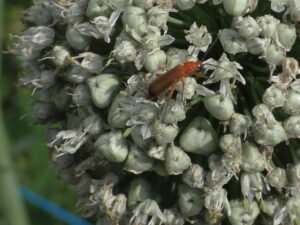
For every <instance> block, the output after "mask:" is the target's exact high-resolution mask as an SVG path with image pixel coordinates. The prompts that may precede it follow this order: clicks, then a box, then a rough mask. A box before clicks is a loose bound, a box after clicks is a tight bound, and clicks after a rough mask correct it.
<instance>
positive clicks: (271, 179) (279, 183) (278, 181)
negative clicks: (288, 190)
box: [267, 167, 287, 191]
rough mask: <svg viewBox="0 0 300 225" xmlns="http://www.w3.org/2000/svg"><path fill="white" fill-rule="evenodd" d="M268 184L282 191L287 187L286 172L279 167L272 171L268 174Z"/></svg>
mask: <svg viewBox="0 0 300 225" xmlns="http://www.w3.org/2000/svg"><path fill="white" fill-rule="evenodd" d="M267 182H268V184H270V185H271V186H272V187H274V188H276V189H277V190H278V191H281V189H282V188H284V187H285V186H286V185H287V175H286V172H285V170H284V169H282V168H279V167H276V168H273V169H271V170H270V171H269V172H268V174H267Z"/></svg>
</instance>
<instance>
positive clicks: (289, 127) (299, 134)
mask: <svg viewBox="0 0 300 225" xmlns="http://www.w3.org/2000/svg"><path fill="white" fill-rule="evenodd" d="M283 127H284V129H285V131H286V132H287V134H288V136H289V137H291V138H300V115H297V116H291V117H289V118H288V119H286V120H285V121H284V123H283Z"/></svg>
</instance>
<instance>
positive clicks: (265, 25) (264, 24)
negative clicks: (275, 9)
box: [257, 15, 280, 39]
mask: <svg viewBox="0 0 300 225" xmlns="http://www.w3.org/2000/svg"><path fill="white" fill-rule="evenodd" d="M257 23H258V25H259V26H260V28H261V29H262V31H261V35H263V36H264V37H265V38H273V39H274V37H275V35H276V32H277V26H278V24H279V23H280V21H279V20H278V19H276V18H275V17H274V16H272V15H264V16H261V17H258V18H257Z"/></svg>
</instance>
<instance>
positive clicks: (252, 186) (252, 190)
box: [241, 172, 265, 201]
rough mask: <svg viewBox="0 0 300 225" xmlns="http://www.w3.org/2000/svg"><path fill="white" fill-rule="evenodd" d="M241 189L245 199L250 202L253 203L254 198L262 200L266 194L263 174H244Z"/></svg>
mask: <svg viewBox="0 0 300 225" xmlns="http://www.w3.org/2000/svg"><path fill="white" fill-rule="evenodd" d="M241 189H242V193H243V196H244V198H245V199H248V200H250V201H252V200H253V198H254V197H255V198H256V199H261V198H262V193H263V192H265V184H264V182H263V179H262V174H260V173H258V172H254V173H253V172H251V173H249V172H243V173H242V175H241Z"/></svg>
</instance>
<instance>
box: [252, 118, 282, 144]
mask: <svg viewBox="0 0 300 225" xmlns="http://www.w3.org/2000/svg"><path fill="white" fill-rule="evenodd" d="M252 131H253V135H254V139H255V141H256V142H257V143H258V144H261V145H272V146H275V145H277V144H279V143H280V142H282V141H285V140H287V134H286V132H285V130H284V129H283V127H282V125H281V123H279V122H277V121H273V122H270V123H269V124H267V123H261V124H256V125H254V126H253V129H252Z"/></svg>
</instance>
